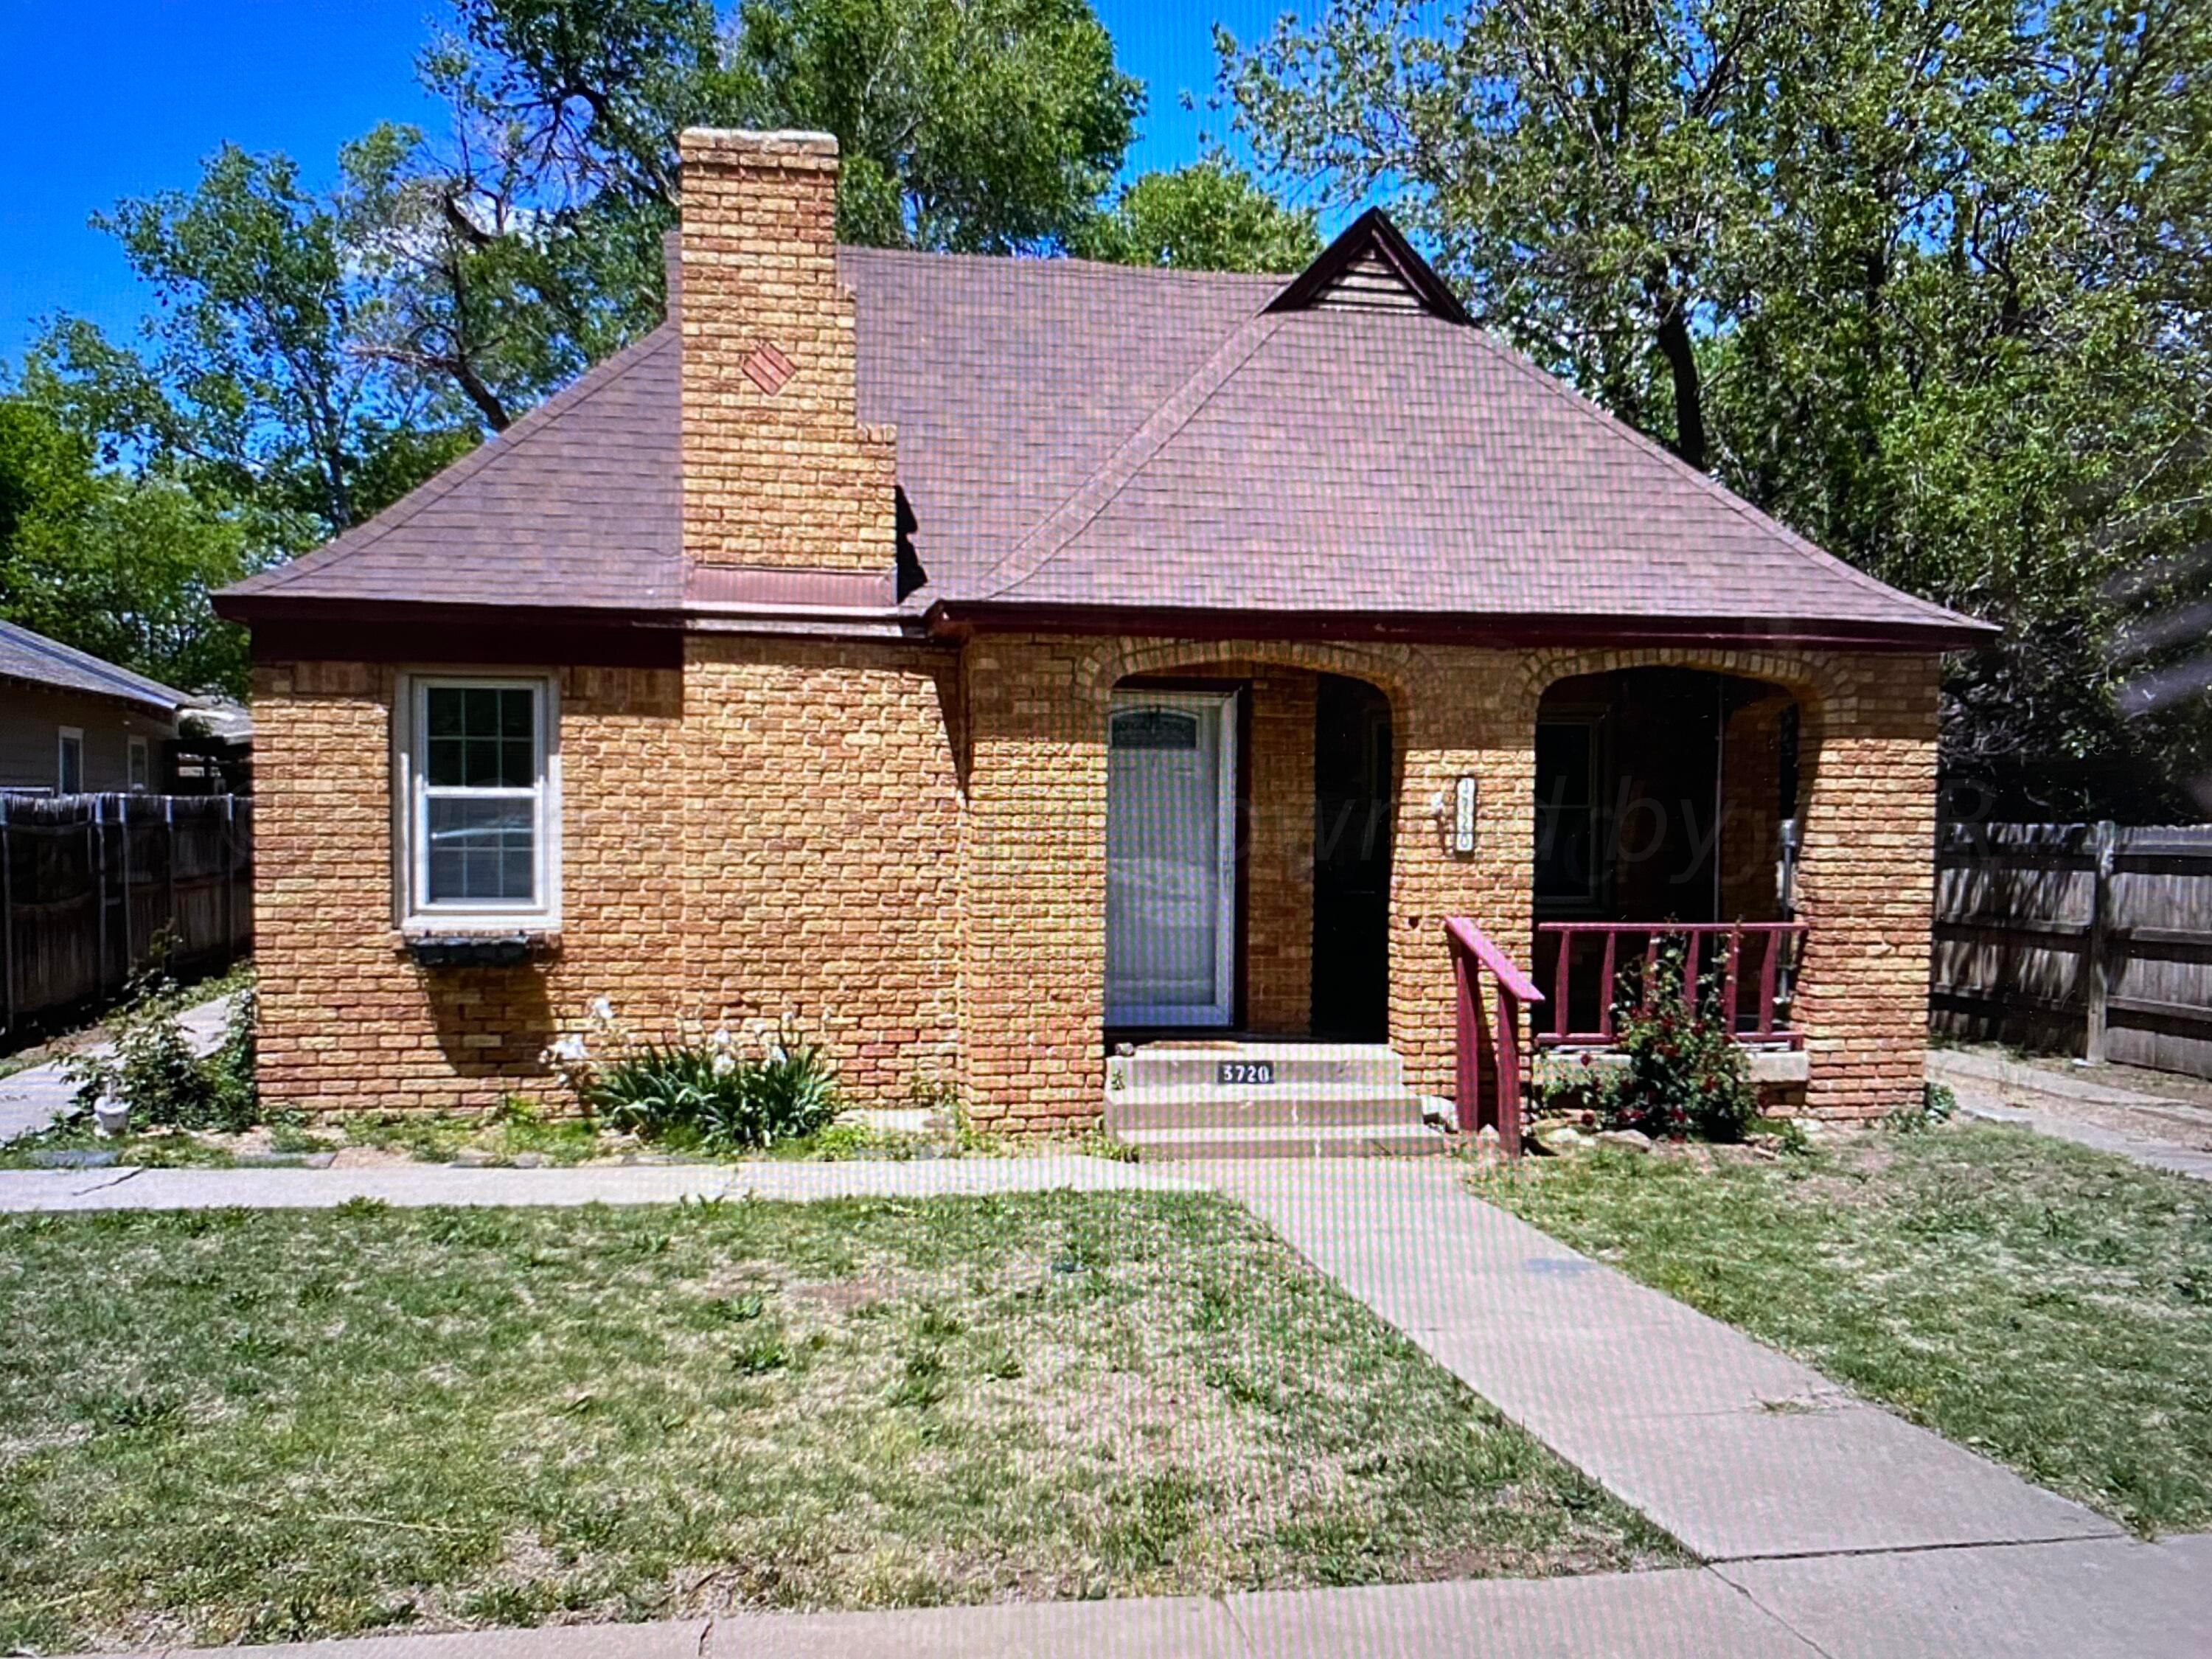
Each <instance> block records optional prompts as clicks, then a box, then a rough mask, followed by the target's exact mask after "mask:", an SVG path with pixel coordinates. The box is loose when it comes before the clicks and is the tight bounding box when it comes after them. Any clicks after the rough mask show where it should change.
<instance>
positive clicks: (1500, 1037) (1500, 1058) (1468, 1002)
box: [1444, 916, 1544, 1157]
mask: <svg viewBox="0 0 2212 1659" xmlns="http://www.w3.org/2000/svg"><path fill="white" fill-rule="evenodd" d="M1444 937H1445V939H1447V940H1449V943H1450V946H1451V953H1452V981H1453V985H1454V987H1455V990H1456V992H1457V998H1456V1001H1457V1006H1458V1060H1459V1079H1458V1095H1459V1099H1458V1107H1459V1127H1460V1128H1461V1130H1462V1133H1468V1134H1472V1133H1474V1132H1475V1131H1476V1130H1477V1129H1480V1127H1482V1124H1483V1121H1484V1119H1485V1117H1486V1116H1487V1118H1488V1120H1489V1121H1491V1122H1492V1123H1493V1124H1495V1125H1496V1126H1497V1128H1498V1139H1499V1140H1500V1142H1502V1143H1503V1144H1504V1148H1505V1151H1506V1153H1507V1155H1508V1156H1510V1157H1518V1156H1519V1155H1520V1152H1521V1006H1522V1004H1523V1003H1538V1002H1541V1001H1542V1000H1544V994H1543V993H1542V992H1541V991H1540V990H1538V989H1537V988H1536V981H1534V980H1533V979H1531V978H1529V977H1528V975H1527V974H1525V973H1523V972H1522V970H1521V966H1520V964H1519V963H1516V962H1515V961H1514V960H1513V958H1512V957H1509V956H1507V955H1506V954H1505V952H1504V951H1501V950H1499V949H1498V946H1497V945H1496V943H1495V942H1493V941H1492V939H1491V938H1490V936H1489V935H1488V934H1486V933H1484V932H1483V931H1482V929H1481V928H1480V927H1476V926H1475V925H1474V923H1473V922H1472V921H1468V919H1467V918H1466V917H1465V916H1449V917H1447V918H1446V919H1445V921H1444ZM1478 969H1488V970H1489V972H1490V976H1491V978H1492V979H1493V980H1495V981H1497V982H1498V1013H1497V1020H1496V1024H1495V1025H1494V1026H1493V1028H1492V1032H1491V1034H1490V1036H1491V1042H1492V1073H1493V1076H1492V1091H1491V1099H1490V1102H1489V1105H1490V1110H1489V1112H1488V1113H1487V1114H1486V1113H1485V1112H1484V1110H1483V1105H1484V1102H1483V1091H1482V1048H1483V1037H1484V1032H1483V1029H1482V1021H1481V1018H1480V1016H1479V1015H1478V1013H1477V1012H1476V1004H1477V1001H1478V997H1479V981H1478V979H1477V976H1476V975H1477V970H1478Z"/></svg>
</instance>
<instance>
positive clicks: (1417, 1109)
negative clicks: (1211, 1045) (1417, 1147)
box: [1106, 1083, 1421, 1134]
mask: <svg viewBox="0 0 2212 1659" xmlns="http://www.w3.org/2000/svg"><path fill="white" fill-rule="evenodd" d="M1420 1121H1421V1098H1420V1097H1419V1095H1416V1094H1415V1093H1414V1092H1413V1091H1412V1090H1411V1089H1406V1088H1395V1089H1394V1088H1389V1087H1376V1085H1372V1084H1366V1083H1290V1084H1283V1083H1278V1084H1273V1085H1267V1086H1265V1087H1261V1088H1256V1089H1218V1088H1212V1087H1210V1086H1207V1085H1164V1086H1163V1085H1158V1084H1154V1085H1147V1086H1146V1087H1143V1088H1124V1089H1115V1090H1110V1091H1109V1092H1108V1094H1107V1096H1106V1127H1107V1128H1109V1130H1111V1131H1113V1132H1114V1133H1116V1134H1119V1133H1121V1132H1122V1131H1123V1130H1125V1129H1205V1128H1237V1129H1260V1128H1293V1127H1296V1128H1312V1127H1323V1126H1328V1125H1333V1124H1358V1123H1369V1124H1372V1123H1406V1124H1418V1123H1419V1122H1420Z"/></svg>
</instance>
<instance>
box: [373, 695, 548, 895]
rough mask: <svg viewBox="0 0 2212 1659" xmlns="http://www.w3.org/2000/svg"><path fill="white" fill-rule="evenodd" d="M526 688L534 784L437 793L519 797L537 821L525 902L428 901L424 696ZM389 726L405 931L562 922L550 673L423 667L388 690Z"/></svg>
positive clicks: (396, 884) (397, 888)
mask: <svg viewBox="0 0 2212 1659" xmlns="http://www.w3.org/2000/svg"><path fill="white" fill-rule="evenodd" d="M448 689H451V690H476V691H528V692H531V693H533V694H534V696H535V709H536V729H535V731H534V732H533V733H532V736H533V738H534V740H535V744H536V754H537V758H538V766H537V774H538V777H537V781H536V782H535V783H534V784H532V786H531V787H530V789H529V790H528V791H527V792H523V791H517V790H510V789H498V790H482V789H474V790H472V789H460V788H441V789H440V790H438V792H437V793H439V794H440V795H459V796H470V795H473V796H477V797H479V798H486V799H489V798H493V797H506V798H510V799H512V798H514V797H516V796H519V795H521V794H523V793H527V794H528V796H529V797H530V798H531V799H532V801H533V804H534V807H535V811H536V817H537V836H536V838H535V848H534V852H535V858H534V860H533V864H532V871H531V885H532V887H533V888H534V889H535V890H536V896H535V897H533V898H531V899H528V900H521V899H510V900H504V901H501V900H481V899H480V900H475V901H472V902H468V903H465V904H450V903H448V904H432V903H430V902H428V900H427V899H426V898H425V897H424V895H426V894H427V893H428V891H429V875H430V847H429V837H428V834H427V832H426V826H427V823H428V813H429V800H430V793H431V792H430V788H429V780H428V766H427V761H428V754H429V720H428V713H429V694H430V693H431V692H432V691H433V690H448ZM395 690H396V691H397V694H398V695H397V696H395V697H394V698H393V700H392V713H393V720H392V848H393V852H394V855H395V856H394V858H393V861H392V862H393V870H392V876H393V880H392V887H393V890H394V893H395V895H396V896H397V899H398V903H397V906H396V908H397V910H398V923H399V926H400V927H401V928H402V929H403V931H404V932H406V933H517V932H521V933H550V932H553V931H556V930H557V929H558V928H559V927H560V925H561V744H560V734H561V714H560V702H559V697H560V688H559V685H558V683H557V682H556V679H555V677H554V676H552V675H551V674H531V673H522V674H518V673H515V672H513V671H511V670H510V671H506V672H475V671H466V670H455V671H446V670H442V669H441V670H423V671H411V672H408V673H404V674H402V675H401V676H400V677H399V680H398V685H397V687H396V688H395Z"/></svg>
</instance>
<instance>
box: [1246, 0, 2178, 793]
mask: <svg viewBox="0 0 2212 1659" xmlns="http://www.w3.org/2000/svg"><path fill="white" fill-rule="evenodd" d="M1416 22H1417V20H1416V18H1415V15H1414V12H1413V8H1412V7H1411V6H1410V5H1409V4H1407V3H1401V0H1337V3H1336V4H1334V5H1333V6H1332V7H1331V8H1330V9H1328V11H1327V12H1326V13H1325V14H1323V15H1322V17H1321V19H1319V20H1318V21H1316V23H1315V24H1314V25H1312V26H1311V27H1302V26H1300V25H1298V24H1297V23H1296V22H1295V21H1291V22H1286V23H1285V24H1284V25H1282V26H1279V27H1278V28H1277V30H1276V31H1275V32H1274V33H1273V34H1272V35H1271V36H1269V37H1268V38H1267V40H1263V41H1261V42H1260V43H1258V44H1257V45H1255V46H1252V47H1250V48H1245V47H1242V46H1238V45H1237V43H1236V42H1234V41H1233V40H1228V39H1227V38H1226V37H1223V39H1222V41H1221V45H1222V49H1223V52H1224V75H1225V83H1226V87H1227V89H1228V91H1229V93H1230V94H1231V96H1232V97H1233V98H1234V100H1235V102H1236V106H1237V120H1238V123H1239V125H1240V127H1241V129H1242V130H1243V131H1244V133H1245V134H1246V136H1247V137H1248V138H1249V140H1250V141H1251V143H1252V144H1253V146H1254V149H1255V153H1256V154H1257V155H1258V156H1259V158H1260V163H1261V170H1262V175H1263V177H1267V178H1271V179H1293V180H1296V181H1298V182H1300V183H1312V184H1316V185H1319V186H1320V187H1321V188H1322V190H1323V191H1325V192H1327V193H1328V194H1329V195H1331V196H1333V197H1335V198H1336V199H1339V200H1343V201H1351V200H1355V199H1360V198H1362V197H1365V196H1366V195H1368V194H1370V193H1371V192H1377V191H1380V192H1385V193H1389V194H1392V195H1393V196H1395V199H1396V203H1397V205H1398V206H1399V208H1400V210H1401V212H1402V213H1403V214H1404V216H1406V217H1407V219H1408V220H1409V222H1411V223H1412V224H1413V227H1414V228H1416V230H1417V231H1418V233H1419V234H1421V235H1422V236H1423V237H1424V238H1425V240H1427V241H1428V242H1429V243H1430V245H1431V246H1432V247H1433V248H1434V249H1435V251H1436V252H1437V256H1438V258H1439V261H1440V264H1442V266H1443V269H1444V270H1446V272H1447V274H1448V275H1449V276H1451V277H1452V278H1453V279H1454V280H1455V282H1456V283H1458V284H1459V285H1460V286H1461V288H1462V289H1463V291H1465V292H1466V293H1467V294H1468V296H1469V298H1470V300H1471V301H1472V302H1473V306H1474V309H1475V310H1476V311H1477V312H1478V313H1479V314H1480V316H1481V317H1482V318H1483V319H1484V320H1485V321H1486V322H1487V323H1488V324H1490V325H1492V326H1493V327H1496V328H1498V330H1499V331H1502V332H1504V334H1506V335H1507V336H1508V337H1510V339H1511V340H1512V341H1513V342H1514V343H1516V345H1518V346H1520V347H1521V348H1522V349H1524V350H1526V351H1528V352H1529V353H1530V354H1531V355H1532V356H1534V357H1535V358H1536V359H1537V360H1538V361H1539V362H1541V363H1542V364H1543V365H1544V366H1545V367H1547V368H1551V369H1553V371H1555V372H1557V373H1559V374H1564V375H1565V376H1566V377H1567V378H1569V379H1570V380H1572V381H1573V382H1574V383H1575V384H1576V385H1577V386H1580V387H1581V388H1582V389H1583V391H1584V392H1587V393H1588V394H1589V395H1590V396H1591V397H1592V398H1595V399H1596V400H1597V401H1599V402H1600V403H1601V404H1604V405H1605V406H1606V407H1607V408H1608V409H1610V410H1613V412H1614V413H1615V414H1617V415H1619V416H1621V418H1623V419H1625V420H1626V421H1628V422H1631V423H1632V424H1634V425H1637V426H1638V427H1640V428H1643V429H1644V430H1645V431H1646V432H1649V433H1650V434H1651V435H1653V436H1654V437H1656V438H1658V439H1659V440H1661V441H1663V442H1665V443H1667V444H1668V445H1670V446H1671V447H1673V448H1674V451H1675V452H1676V453H1677V454H1679V455H1680V456H1681V457H1682V458H1683V459H1686V461H1688V462H1690V463H1691V464H1692V465H1697V466H1700V467H1702V468H1705V469H1707V470H1710V471H1714V472H1715V473H1717V475H1718V476H1719V477H1721V478H1722V479H1723V481H1725V482H1726V483H1729V484H1730V485H1731V487H1733V488H1735V489H1737V490H1739V491H1740V492H1741V493H1742V494H1744V495H1747V497H1748V498H1750V499H1751V500H1753V501H1755V502H1757V503H1759V505H1761V506H1762V507H1766V508H1767V509H1768V510H1769V511H1771V512H1773V513H1776V514H1777V515H1778V516H1779V517H1780V518H1782V519H1783V520H1784V521H1785V522H1788V523H1790V524H1791V525H1792V526H1795V527H1796V528H1797V529H1799V530H1801V531H1802V532H1805V533H1806V534H1807V535H1808V536H1809V537H1811V538H1813V539H1814V540H1816V541H1819V542H1820V543H1822V544H1825V545H1826V546H1828V547H1829V548H1831V549H1832V550H1834V551H1836V552H1837V553H1838V554H1840V555H1842V556H1844V557H1846V558H1849V559H1850V560H1852V561H1853V562H1856V563H1858V564H1859V565H1861V566H1862V567H1863V568H1867V569H1869V570H1870V571H1872V572H1873V573H1874V574H1877V575H1880V576H1882V577H1883V578H1885V579H1886V580H1892V581H1894V582H1896V583H1898V584H1899V585H1900V586H1905V587H1907V588H1908V589H1911V590H1912V591H1915V592H1921V593H1923V594H1926V595H1928V596H1929V597H1932V598H1935V599H1941V600H1943V601H1945V602H1948V603H1950V604H1954V605H1960V607H1962V608H1964V609H1966V610H1968V611H1975V612H1978V613H1980V614H1984V615H1987V616H1990V617H1992V618H1993V619H1995V620H1997V621H1999V622H2001V623H2002V624H2003V625H2004V626H2005V628H2006V630H2007V631H2006V637H2005V639H2004V641H2002V643H2001V644H2000V645H1999V646H1998V647H1996V648H1994V649H1991V650H1988V651H1983V652H1978V653H1972V655H1970V656H1968V657H1966V658H1964V659H1960V660H1959V661H1958V662H1956V663H1955V664H1954V668H1953V671H1952V672H1951V673H1950V675H1949V676H1948V683H1947V698H1946V705H1945V742H1946V758H1947V761H1948V763H1950V764H1951V765H1952V767H1953V768H1954V770H1956V769H1960V768H1964V767H1973V768H1978V769H1994V770H1996V772H1998V773H2000V774H2002V778H2001V782H2002V787H2003V789H2004V790H2005V791H2006V792H2008V793H2009V794H2010V796H2011V799H2010V800H2009V801H2008V805H2011V806H2012V807H2014V808H2015V809H2018V810H2033V811H2078V810H2083V809H2086V808H2088V807H2091V806H2098V807H2100V808H2109V809H2111V810H2115V811H2127V812H2135V813H2150V812H2160V811H2172V810H2175V809H2176V808H2177V807H2178V806H2179V805H2181V804H2182V799H2183V798H2182V793H2181V791H2182V788H2183V787H2184V786H2185V783H2186V781H2187V780H2188V778H2189V776H2190V775H2191V766H2192V765H2193V764H2194V763H2193V762H2192V761H2189V760H2186V759H2184V760H2182V761H2181V762H2180V763H2175V761H2174V757H2177V756H2179V757H2191V756H2198V755H2203V754H2205V753H2206V750H2205V748H2204V744H2203V736H2202V732H2203V727H2204V726H2205V724H2206V721H2205V710H2204V708H2203V699H2202V698H2201V697H2199V698H2197V699H2196V700H2195V701H2194V702H2191V700H2189V699H2188V698H2172V699H2170V700H2169V701H2168V702H2167V703H2166V705H2165V706H2164V708H2162V710H2161V712H2160V714H2159V715H2158V718H2157V720H2155V721H2153V722H2150V723H2148V724H2147V723H2144V722H2142V721H2136V722H2130V721H2129V720H2124V719H2123V718H2122V716H2121V714H2120V710H2119V705H2118V701H2117V697H2116V694H2117V692H2118V690H2119V688H2120V687H2121V686H2122V684H2124V683H2126V682H2127V681H2128V680H2129V678H2130V676H2131V675H2132V674H2134V673H2136V667H2135V666H2133V665H2131V664H2130V661H2129V660H2128V659H2125V658H2124V656H2123V648H2124V647H2125V646H2127V645H2128V643H2129V642H2130V641H2136V642H2138V643H2142V642H2144V641H2148V635H2144V634H2143V633H2142V626H2143V624H2144V618H2145V617H2148V616H2153V615H2159V614H2171V613H2172V610H2173V607H2174V606H2175V605H2176V604H2178V603H2179V602H2181V601H2183V600H2185V599H2186V598H2187V597H2188V594H2189V591H2190V590H2191V584H2192V582H2197V581H2198V580H2199V578H2198V576H2197V575H2196V574H2191V569H2192V567H2191V566H2190V565H2189V564H2188V562H2187V561H2186V560H2185V559H2181V558H2179V557H2177V555H2179V553H2180V552H2181V551H2182V550H2185V549H2187V548H2189V547H2191V546H2194V545H2197V544H2201V543H2202V542H2203V540H2204V538H2205V537H2206V533H2207V532H2208V530H2212V525H2208V524H2207V522H2206V520H2205V514H2204V510H2203V505H2202V504H2203V501H2205V500H2206V499H2207V498H2208V495H2212V488H2208V487H2212V465H2208V459H2207V456H2206V453H2205V446H2204V445H2203V442H2202V441H2201V440H2200V439H2198V438H2197V437H2196V436H2195V435H2196V434H2197V433H2201V431H2202V430H2203V417H2204V415H2205V413H2206V407H2205V404H2206V392H2205V388H2206V386H2207V385H2208V384H2212V377H2208V375H2207V374H2206V367H2207V364H2206V356H2205V349H2204V346H2205V342H2204V337H2203V322H2202V319H2203V315H2204V310H2203V301H2204V299H2205V297H2206V296H2205V279H2204V276H2203V271H2204V270H2205V264H2204V256H2205V254H2206V252H2207V250H2208V239H2207V236H2206V224H2207V220H2206V204H2207V202H2208V200H2212V192H2208V191H2207V188H2206V185H2207V179H2206V177H2205V168H2206V161H2205V156H2206V144H2205V142H2204V141H2205V137H2206V135H2207V134H2208V133H2212V98H2208V91H2207V85H2208V83H2207V81H2206V77H2204V76H2202V74H2201V73H2198V72H2197V70H2198V69H2199V67H2200V66H2201V64H2203V62H2204V61H2206V53H2207V52H2208V49H2212V40H2208V38H2207V33H2206V31H2207V27H2208V24H2207V21H2206V18H2205V14H2204V10H2203V8H2202V7H2200V6H2196V5H2193V4H2191V3H2189V0H2154V3H2152V4H2151V5H2149V6H2148V7H2147V8H2144V9H2140V10H2136V11H2132V12H2128V13H2124V14H2123V13H2114V12H2112V11H2109V10H2106V9H2099V8H2097V7H2094V6H2091V5H2088V4H2086V3H2078V0H2067V3H2063V4H2060V5H2057V6H2039V5H2033V4H2030V3H2027V0H1765V3H1760V4H1757V5H1754V6H1753V7H1751V8H1749V9H1743V8H1740V7H1732V6H1729V5H1726V4H1723V3H1719V0H1686V3H1685V4H1684V5H1682V6H1680V7H1674V8H1657V9H1655V8H1650V7H1644V6H1637V5H1630V4H1626V3H1608V4H1604V5H1601V6H1598V7H1595V8H1591V7H1588V6H1577V5H1571V4H1568V3H1565V0H1466V3H1463V4H1462V5H1460V6H1459V7H1457V8H1456V9H1454V10H1452V11H1450V12H1449V13H1448V14H1446V15H1443V17H1442V18H1440V19H1437V20H1436V21H1434V22H1433V23H1431V24H1425V25H1423V26H1422V27H1416ZM2196 568H2197V569H2198V570H2201V566H2199V567H2196ZM2146 573H2154V574H2146ZM2131 630H2132V631H2131ZM2180 648H2182V647H2181V644H2180V642H2179V641H2174V640H2172V639H2168V640H2166V641H2165V642H2164V643H2163V644H2144V650H2145V651H2146V653H2148V655H2147V657H2146V661H2148V660H2149V659H2151V658H2155V657H2156V655H2157V653H2159V652H2160V651H2173V650H2178V649H2180ZM2150 665H2151V667H2152V669H2153V670H2154V671H2155V670H2156V667H2157V665H2156V664H2155V663H2154V662H2152V663H2151V664H2150ZM2032 793H2039V795H2040V799H2028V797H2029V795H2030V794H2032Z"/></svg>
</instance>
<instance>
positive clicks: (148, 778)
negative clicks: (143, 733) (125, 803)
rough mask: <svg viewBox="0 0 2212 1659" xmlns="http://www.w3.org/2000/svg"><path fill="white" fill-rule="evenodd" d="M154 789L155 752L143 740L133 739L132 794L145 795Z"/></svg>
mask: <svg viewBox="0 0 2212 1659" xmlns="http://www.w3.org/2000/svg"><path fill="white" fill-rule="evenodd" d="M152 787H154V751H153V749H152V747H151V745H149V744H148V743H147V741H146V739H145V738H131V793H132V794H134V795H143V794H144V793H146V791H147V790H149V789H150V788H152Z"/></svg>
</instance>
